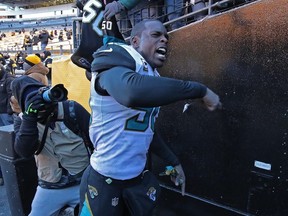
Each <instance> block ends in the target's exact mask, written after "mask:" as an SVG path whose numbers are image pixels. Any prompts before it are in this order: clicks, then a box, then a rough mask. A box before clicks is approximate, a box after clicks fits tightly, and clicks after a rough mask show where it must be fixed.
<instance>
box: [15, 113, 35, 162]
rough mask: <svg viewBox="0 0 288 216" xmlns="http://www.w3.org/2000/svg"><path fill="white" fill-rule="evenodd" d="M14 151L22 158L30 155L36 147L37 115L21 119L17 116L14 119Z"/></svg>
mask: <svg viewBox="0 0 288 216" xmlns="http://www.w3.org/2000/svg"><path fill="white" fill-rule="evenodd" d="M14 132H15V135H16V136H15V144H14V150H15V152H16V153H17V154H18V155H19V156H21V157H24V158H28V157H31V156H32V155H33V154H34V153H35V151H36V149H37V147H38V128H37V117H36V118H27V116H23V117H22V119H21V118H20V117H19V116H18V117H17V118H16V119H15V121H14Z"/></svg>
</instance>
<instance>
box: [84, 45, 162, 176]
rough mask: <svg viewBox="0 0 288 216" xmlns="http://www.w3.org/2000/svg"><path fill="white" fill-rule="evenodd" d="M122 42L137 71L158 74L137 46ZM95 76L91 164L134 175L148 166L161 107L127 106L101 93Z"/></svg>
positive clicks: (116, 173)
mask: <svg viewBox="0 0 288 216" xmlns="http://www.w3.org/2000/svg"><path fill="white" fill-rule="evenodd" d="M119 46H121V47H122V48H124V49H125V50H126V51H127V52H128V53H129V54H130V55H131V58H132V57H133V58H134V60H135V62H136V66H134V67H135V68H136V70H135V72H136V73H139V74H142V75H148V76H159V74H158V72H157V71H156V70H153V69H152V68H151V66H150V65H148V63H147V62H146V61H145V60H144V58H143V57H142V56H141V55H140V54H139V53H138V52H137V51H136V50H135V49H134V48H132V47H131V46H128V45H124V44H119ZM96 77H97V73H95V72H93V73H92V78H91V96H90V107H91V110H92V114H91V116H92V122H91V125H90V131H89V132H90V138H91V141H92V143H93V145H94V147H95V151H94V152H93V154H92V156H91V159H90V162H91V166H92V167H93V168H94V169H95V170H96V171H97V172H99V173H100V174H102V175H104V176H107V177H111V178H114V179H120V180H126V179H131V178H134V177H136V176H138V175H139V174H140V173H141V172H142V171H143V169H144V167H145V164H146V154H147V151H148V149H149V146H150V143H151V141H152V138H153V134H154V123H155V120H156V117H157V116H158V112H159V107H154V108H127V107H125V106H123V105H121V104H119V103H118V102H117V101H116V100H115V99H114V98H113V97H111V96H101V95H99V94H97V92H96V91H95V89H94V83H95V79H96ZM151 91H152V89H151Z"/></svg>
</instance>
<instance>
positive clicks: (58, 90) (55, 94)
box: [39, 84, 68, 102]
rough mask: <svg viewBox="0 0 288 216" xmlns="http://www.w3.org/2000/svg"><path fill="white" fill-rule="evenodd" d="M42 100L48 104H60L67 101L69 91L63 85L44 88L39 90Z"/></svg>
mask: <svg viewBox="0 0 288 216" xmlns="http://www.w3.org/2000/svg"><path fill="white" fill-rule="evenodd" d="M39 92H40V93H41V94H42V98H43V100H44V101H46V102H59V101H65V100H67V99H68V98H67V95H68V91H67V89H66V88H65V87H64V85H63V84H57V85H55V86H53V87H52V88H49V87H42V88H40V89H39Z"/></svg>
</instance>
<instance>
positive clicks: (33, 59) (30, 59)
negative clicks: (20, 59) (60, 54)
mask: <svg viewBox="0 0 288 216" xmlns="http://www.w3.org/2000/svg"><path fill="white" fill-rule="evenodd" d="M40 62H41V59H40V57H39V56H38V55H35V54H31V55H28V56H27V57H26V58H25V60H24V64H23V68H24V70H25V71H27V70H29V69H30V68H31V67H33V66H34V65H36V64H39V63H40Z"/></svg>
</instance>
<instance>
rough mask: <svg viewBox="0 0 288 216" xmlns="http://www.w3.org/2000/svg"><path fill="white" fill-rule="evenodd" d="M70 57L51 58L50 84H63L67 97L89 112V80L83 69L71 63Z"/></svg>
mask: <svg viewBox="0 0 288 216" xmlns="http://www.w3.org/2000/svg"><path fill="white" fill-rule="evenodd" d="M70 57H71V56H62V57H57V58H53V63H52V86H54V85H56V84H59V83H62V84H64V86H65V88H66V89H67V90H68V99H69V100H75V101H77V102H78V103H80V104H81V105H82V106H83V107H84V108H85V109H86V110H87V111H88V112H90V107H89V96H90V82H89V81H88V79H87V78H86V76H85V70H84V69H82V68H80V67H78V66H76V65H75V64H73V62H72V61H71V60H70Z"/></svg>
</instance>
